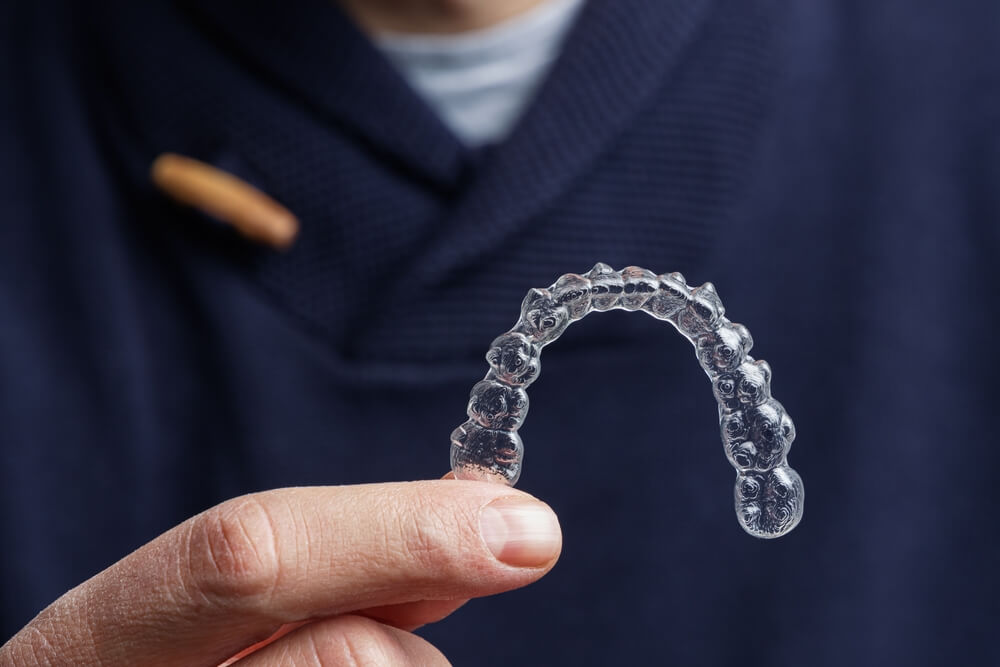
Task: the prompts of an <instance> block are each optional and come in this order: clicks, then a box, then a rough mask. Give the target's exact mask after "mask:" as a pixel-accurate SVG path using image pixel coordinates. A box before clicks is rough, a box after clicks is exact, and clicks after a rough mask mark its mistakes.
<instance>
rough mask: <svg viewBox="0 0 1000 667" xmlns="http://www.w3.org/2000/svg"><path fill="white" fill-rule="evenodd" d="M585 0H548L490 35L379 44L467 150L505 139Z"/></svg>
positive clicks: (385, 38)
mask: <svg viewBox="0 0 1000 667" xmlns="http://www.w3.org/2000/svg"><path fill="white" fill-rule="evenodd" d="M584 1H585V0H547V1H546V2H544V3H542V4H541V5H539V6H538V7H535V8H533V9H531V10H530V11H528V12H527V13H525V14H521V15H519V16H516V17H514V18H512V19H509V20H507V21H505V22H503V23H501V24H499V25H496V26H493V27H490V28H487V29H485V30H476V31H472V32H465V33H461V34H457V35H401V34H382V35H379V36H378V37H377V38H376V40H375V43H376V45H377V46H378V47H379V48H380V49H381V50H382V52H383V53H384V54H385V55H386V57H387V58H388V59H389V60H390V61H391V62H392V63H393V64H395V65H396V67H397V68H398V69H399V71H400V72H401V73H402V74H403V77H404V78H405V79H406V80H407V81H409V83H410V85H411V86H413V88H414V89H415V90H416V91H417V92H418V93H419V94H420V95H421V96H422V97H423V98H424V99H425V100H426V101H427V103H428V104H429V105H430V106H431V108H432V109H434V111H436V112H437V114H438V115H439V116H440V118H441V120H442V121H444V123H445V125H447V126H448V127H449V128H450V129H451V130H452V132H454V133H455V135H456V136H457V137H458V138H459V139H461V140H462V142H463V143H465V144H466V145H468V146H473V147H475V146H482V145H484V144H488V143H493V142H497V141H500V140H502V139H503V138H504V137H506V136H507V134H508V133H509V132H510V130H511V129H512V128H513V126H514V124H515V123H516V122H517V120H518V119H519V118H520V117H521V114H522V112H523V111H524V109H525V108H526V107H527V106H528V103H529V102H530V101H531V99H532V98H533V96H534V93H535V91H536V90H537V89H538V87H539V86H540V85H541V83H542V81H543V80H544V78H545V75H546V74H547V73H548V71H549V68H550V66H551V65H552V63H554V62H555V60H556V58H557V57H558V55H559V52H560V50H561V47H562V43H563V40H564V38H565V37H566V33H567V32H568V31H569V29H570V27H571V26H572V24H573V20H574V19H575V18H576V16H577V13H578V12H579V10H580V9H581V8H582V7H583V3H584Z"/></svg>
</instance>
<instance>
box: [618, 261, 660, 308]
mask: <svg viewBox="0 0 1000 667" xmlns="http://www.w3.org/2000/svg"><path fill="white" fill-rule="evenodd" d="M622 282H623V283H624V286H623V288H622V299H621V307H622V308H624V309H625V310H639V309H640V308H642V307H643V305H645V303H646V302H647V301H649V298H650V297H651V296H653V294H655V293H656V290H657V287H658V286H659V285H658V283H659V280H658V278H657V276H656V274H655V273H653V272H652V271H649V270H647V269H641V268H639V267H638V266H628V267H626V268H624V269H622Z"/></svg>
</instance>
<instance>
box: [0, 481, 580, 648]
mask: <svg viewBox="0 0 1000 667" xmlns="http://www.w3.org/2000/svg"><path fill="white" fill-rule="evenodd" d="M561 544H562V538H561V533H560V530H559V524H558V521H557V519H556V517H555V515H554V514H553V513H552V511H551V510H550V509H549V508H548V506H547V505H544V504H543V503H541V502H539V501H537V500H535V499H533V498H532V497H531V496H529V495H527V494H525V493H522V492H520V491H516V490H514V489H511V488H508V487H504V486H501V485H495V484H486V483H481V482H461V481H426V482H409V483H393V484H370V485H360V486H341V487H316V488H294V489H279V490H275V491H267V492H263V493H257V494H253V495H249V496H243V497H240V498H235V499H233V500H230V501H227V502H225V503H222V504H221V505H218V506H216V507H213V508H212V509H209V510H207V511H206V512H203V513H202V514H199V515H198V516H196V517H193V518H192V519H189V520H188V521H185V522H184V523H182V524H180V525H179V526H177V527H175V528H173V529H171V530H170V531H168V532H166V533H164V534H163V535H161V536H160V537H158V538H156V539H155V540H153V541H152V542H150V543H149V544H146V545H145V546H143V547H141V548H139V549H138V550H137V551H135V552H134V553H132V554H131V555H129V556H127V557H126V558H124V559H123V560H121V561H119V562H117V563H115V564H114V565H112V566H111V567H109V568H108V569H107V570H105V571H103V572H101V573H100V574H98V575H96V576H94V577H93V578H92V579H90V580H88V581H86V582H84V583H83V584H81V585H80V586H78V587H76V588H74V589H73V590H71V591H69V592H68V593H66V594H65V595H63V596H62V597H61V598H59V599H58V600H56V601H55V602H54V603H52V605H50V606H49V607H48V608H46V609H45V610H44V611H42V612H41V613H40V614H39V615H38V616H37V617H36V618H35V619H34V620H33V621H31V623H29V624H28V625H27V626H26V627H25V628H23V629H22V630H21V631H20V632H19V633H17V634H16V635H15V636H14V637H13V638H11V639H10V641H8V642H7V643H6V644H4V645H3V646H2V647H0V665H2V666H4V667H7V666H8V665H11V666H12V665H17V666H18V667H22V666H34V665H101V666H102V667H117V666H118V665H136V664H147V665H151V664H155V665H185V666H189V665H207V666H211V665H218V664H220V663H223V662H225V661H227V659H229V658H231V657H232V656H235V655H237V654H239V657H240V660H239V665H241V666H242V665H247V666H253V667H256V666H258V665H278V664H295V665H339V664H349V665H380V666H381V665H410V664H413V665H446V664H448V662H447V660H446V659H445V658H444V656H443V655H441V653H440V652H438V650H437V649H435V648H434V647H433V646H431V645H430V644H429V643H427V642H426V641H424V640H423V639H421V638H420V637H417V636H416V635H414V634H412V633H411V631H412V630H413V629H415V628H417V627H419V626H421V625H424V624H426V623H432V622H434V621H437V620H440V619H442V618H444V617H445V616H447V615H448V614H450V613H451V612H452V611H454V610H455V609H457V608H458V607H459V606H461V605H462V604H463V603H464V602H465V600H467V599H468V598H472V597H479V596H483V595H490V594H493V593H499V592H501V591H505V590H510V589H513V588H518V587H520V586H524V585H526V584H529V583H531V582H533V581H535V580H537V579H539V578H540V577H542V576H543V575H544V574H545V573H546V572H548V571H549V570H550V569H551V568H552V566H553V565H554V564H555V561H556V559H557V558H558V556H559V551H560V548H561ZM280 628H284V631H285V632H287V634H284V635H282V636H278V638H277V639H275V638H274V637H275V635H276V632H277V631H278V630H279V629H280ZM278 635H280V633H278ZM268 638H271V640H272V641H270V643H266V645H263V646H262V647H259V648H258V649H257V650H253V651H252V652H249V653H248V652H247V650H248V647H251V646H252V645H254V644H255V643H257V642H261V641H262V640H266V639H268ZM244 656H245V657H244Z"/></svg>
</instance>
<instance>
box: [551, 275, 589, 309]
mask: <svg viewBox="0 0 1000 667" xmlns="http://www.w3.org/2000/svg"><path fill="white" fill-rule="evenodd" d="M591 287H592V285H591V284H590V281H589V280H587V279H586V278H584V277H583V276H581V275H579V274H576V273H567V274H565V275H563V276H561V277H560V278H559V280H557V281H556V282H555V283H554V284H553V285H552V287H550V288H549V292H551V294H552V298H553V299H555V300H556V302H558V303H559V304H561V305H563V306H565V307H566V311H567V312H568V313H569V318H570V319H571V320H578V319H580V318H581V317H583V316H584V315H586V314H587V313H589V312H590V301H591V298H592V294H591V291H590V290H591Z"/></svg>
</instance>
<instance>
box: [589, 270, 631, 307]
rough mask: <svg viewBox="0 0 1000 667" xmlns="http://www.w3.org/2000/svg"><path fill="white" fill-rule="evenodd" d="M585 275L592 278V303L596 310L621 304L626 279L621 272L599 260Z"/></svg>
mask: <svg viewBox="0 0 1000 667" xmlns="http://www.w3.org/2000/svg"><path fill="white" fill-rule="evenodd" d="M585 276H586V278H587V279H588V280H590V294H591V299H590V305H591V307H592V308H593V309H594V310H599V311H604V310H611V309H612V308H617V307H618V306H619V305H620V304H621V298H622V294H623V293H624V292H625V281H624V280H623V279H622V276H621V274H620V273H618V272H617V271H615V270H614V269H612V268H611V267H610V266H608V265H607V264H604V263H603V262H598V263H597V264H595V265H594V268H592V269H591V270H590V271H588V272H587V273H586V274H585Z"/></svg>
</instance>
